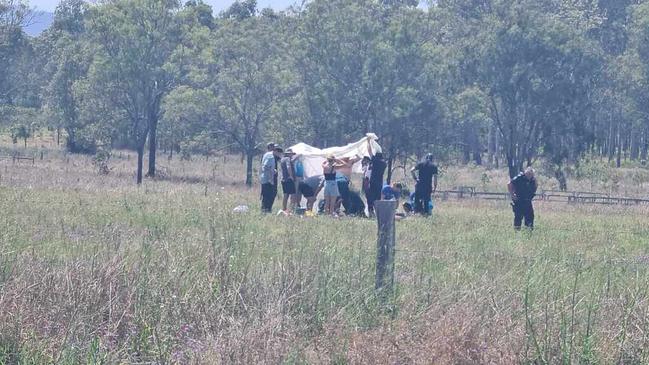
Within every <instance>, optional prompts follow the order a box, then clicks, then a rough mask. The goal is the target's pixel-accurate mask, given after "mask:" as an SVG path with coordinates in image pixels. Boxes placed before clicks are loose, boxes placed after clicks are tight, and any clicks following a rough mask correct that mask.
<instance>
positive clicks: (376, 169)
mask: <svg viewBox="0 0 649 365" xmlns="http://www.w3.org/2000/svg"><path fill="white" fill-rule="evenodd" d="M367 143H368V144H369V148H368V151H369V153H370V156H372V157H371V159H370V166H369V169H370V179H369V181H368V186H367V194H366V197H367V212H368V213H369V215H370V217H372V216H374V202H375V201H376V200H381V189H383V174H384V173H385V169H386V167H387V166H388V165H387V164H386V163H385V161H384V160H383V154H382V153H380V152H377V153H376V154H373V153H372V142H371V141H369V140H368V141H367Z"/></svg>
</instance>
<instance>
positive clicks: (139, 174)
mask: <svg viewBox="0 0 649 365" xmlns="http://www.w3.org/2000/svg"><path fill="white" fill-rule="evenodd" d="M143 162H144V144H141V145H140V146H138V148H137V184H138V185H140V184H142V168H143V165H144V163H143Z"/></svg>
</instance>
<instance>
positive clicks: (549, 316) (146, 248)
mask: <svg viewBox="0 0 649 365" xmlns="http://www.w3.org/2000/svg"><path fill="white" fill-rule="evenodd" d="M256 195H257V192H256V191H254V192H247V191H242V190H236V189H235V190H227V189H226V190H217V191H216V192H208V194H207V195H205V194H204V193H202V192H200V189H177V190H171V191H167V192H165V191H149V192H147V191H145V189H141V190H137V189H131V190H120V191H100V190H97V191H94V192H93V191H77V192H75V191H72V190H65V189H64V190H45V189H24V188H14V187H9V188H7V187H5V188H1V189H0V211H2V212H3V214H2V216H0V268H1V269H0V293H2V294H1V295H0V363H44V362H45V363H47V362H50V363H71V364H72V363H83V362H87V363H116V362H117V363H119V362H154V363H168V362H172V363H188V362H198V363H214V362H223V363H230V362H236V363H257V362H265V363H281V362H286V363H305V362H306V363H320V362H335V363H359V362H363V363H367V362H370V363H371V362H377V363H387V362H408V361H412V362H416V363H422V362H423V363H457V362H461V363H467V362H468V363H486V362H494V363H503V362H521V363H575V362H579V363H614V362H624V363H646V362H647V359H646V356H647V351H646V350H645V348H646V347H647V335H646V334H645V333H647V331H648V330H649V327H648V324H649V322H648V318H649V317H648V316H647V311H648V310H649V305H648V300H649V298H648V296H647V290H648V283H649V275H648V271H647V265H649V256H648V255H647V238H648V237H649V234H648V233H649V232H648V228H647V223H648V222H647V218H646V213H647V211H646V210H643V209H641V208H633V209H632V208H627V209H625V208H619V207H606V208H601V207H597V208H590V207H575V206H565V205H557V204H540V205H538V206H537V212H538V213H537V220H538V223H537V229H536V230H535V231H534V232H531V233H530V232H514V231H513V230H512V229H511V227H510V223H511V222H510V220H511V211H510V210H509V209H508V207H507V205H506V204H505V203H504V202H493V203H486V202H463V203H458V202H438V204H437V207H436V211H435V215H434V217H433V218H432V219H428V220H427V219H419V218H412V219H406V220H404V221H401V222H398V224H397V254H396V260H397V261H396V273H395V275H396V282H397V287H396V289H395V292H394V294H393V296H392V297H391V298H389V303H382V302H381V301H380V300H379V299H378V298H377V296H376V293H375V292H374V288H373V286H374V262H375V255H376V254H375V245H376V242H375V240H376V223H375V222H373V221H371V220H363V219H344V218H343V219H339V220H334V219H329V218H326V217H316V218H298V217H288V218H282V217H276V216H262V215H260V214H259V213H257V212H256V210H257V208H258V207H257V205H258V204H257V202H256V199H255V198H256ZM242 202H244V203H246V204H249V205H250V206H251V208H252V210H251V212H249V213H247V214H233V213H230V212H231V210H232V208H233V207H234V206H236V205H238V204H240V203H242Z"/></svg>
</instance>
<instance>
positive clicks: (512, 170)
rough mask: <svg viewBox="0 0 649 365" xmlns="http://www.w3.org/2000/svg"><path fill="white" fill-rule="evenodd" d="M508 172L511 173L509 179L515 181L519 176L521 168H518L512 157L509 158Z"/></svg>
mask: <svg viewBox="0 0 649 365" xmlns="http://www.w3.org/2000/svg"><path fill="white" fill-rule="evenodd" d="M507 170H508V172H509V178H510V179H513V178H514V177H515V176H516V175H518V173H519V171H520V168H519V167H518V166H517V163H516V161H514V159H513V158H512V157H509V156H507Z"/></svg>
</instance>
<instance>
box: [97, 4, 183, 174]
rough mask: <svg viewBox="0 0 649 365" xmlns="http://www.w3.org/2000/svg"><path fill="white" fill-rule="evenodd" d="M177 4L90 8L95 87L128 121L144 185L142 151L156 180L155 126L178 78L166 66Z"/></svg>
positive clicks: (173, 44) (172, 45) (175, 39)
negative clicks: (163, 101) (162, 105)
mask: <svg viewBox="0 0 649 365" xmlns="http://www.w3.org/2000/svg"><path fill="white" fill-rule="evenodd" d="M178 9H179V4H178V2H177V1H176V0H116V1H111V2H107V3H102V4H101V5H97V6H93V7H91V8H89V10H88V12H89V15H88V21H87V29H88V36H89V38H90V41H91V42H92V43H93V45H95V46H96V48H95V49H96V53H95V58H94V61H93V62H94V63H95V66H96V67H94V68H93V70H94V73H93V74H92V75H91V76H92V78H93V82H94V83H95V86H96V87H97V88H99V89H100V91H102V92H103V94H104V95H105V97H106V98H107V99H108V100H110V102H111V104H112V105H113V106H114V108H116V109H119V110H120V111H121V112H123V114H124V115H126V116H127V118H128V121H129V124H130V125H129V127H130V137H131V138H132V141H133V145H134V147H135V149H136V151H137V156H138V158H137V183H138V184H140V183H141V182H142V168H143V160H144V148H145V145H146V142H147V137H148V143H149V156H148V157H149V170H148V173H147V175H149V176H155V157H156V147H157V140H156V136H157V127H158V121H159V119H160V117H161V104H162V99H163V97H164V96H165V95H166V94H167V93H168V92H169V91H170V90H171V89H172V87H173V85H174V81H175V76H174V74H173V73H172V72H170V69H173V68H172V67H170V66H169V65H168V62H169V59H170V57H171V55H172V53H173V51H174V50H175V48H176V45H177V43H178V36H179V31H178V24H177V21H176V17H175V15H176V13H177V11H178Z"/></svg>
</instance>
